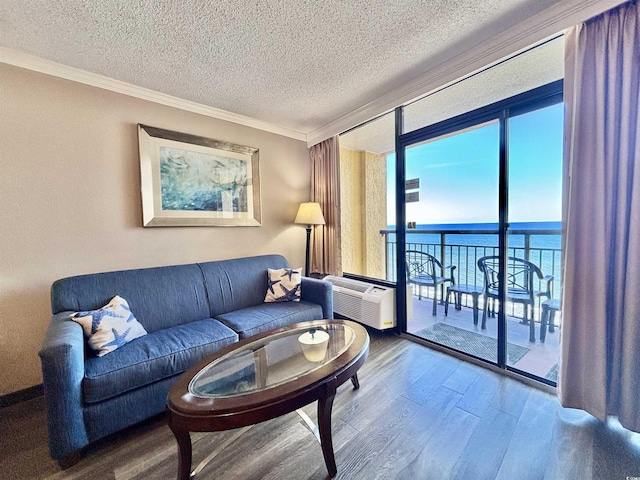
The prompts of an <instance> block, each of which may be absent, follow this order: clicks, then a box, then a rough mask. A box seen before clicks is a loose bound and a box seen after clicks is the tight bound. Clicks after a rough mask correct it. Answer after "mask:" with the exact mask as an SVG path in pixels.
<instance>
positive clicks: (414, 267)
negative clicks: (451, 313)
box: [406, 250, 456, 315]
mask: <svg viewBox="0 0 640 480" xmlns="http://www.w3.org/2000/svg"><path fill="white" fill-rule="evenodd" d="M406 258H407V282H408V284H409V285H416V286H417V287H418V299H419V300H422V287H432V288H433V314H434V315H436V314H437V305H436V304H437V302H438V285H439V286H440V300H441V301H442V300H444V284H445V283H449V282H450V283H451V284H452V285H455V283H456V281H455V279H454V278H453V271H454V270H455V268H456V267H455V266H452V265H449V266H446V267H443V266H442V264H441V263H440V261H438V259H437V258H436V257H434V256H433V255H430V254H428V253H425V252H421V251H419V250H407V257H406ZM445 270H449V275H448V276H445Z"/></svg>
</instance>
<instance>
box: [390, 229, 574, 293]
mask: <svg viewBox="0 0 640 480" xmlns="http://www.w3.org/2000/svg"><path fill="white" fill-rule="evenodd" d="M497 228H498V226H497V224H488V223H480V224H478V223H476V224H440V225H418V226H417V228H415V229H410V230H407V250H420V251H424V252H427V253H430V254H431V255H434V256H435V257H436V258H438V259H440V258H441V250H442V248H441V241H442V239H443V237H444V264H445V265H455V266H456V269H455V271H454V275H455V277H456V282H457V283H466V284H471V285H479V286H480V285H482V284H483V277H482V274H481V272H480V271H479V269H478V267H477V260H478V259H479V258H481V257H483V256H485V255H497V254H498V235H497V234H492V233H484V232H486V231H497ZM561 228H562V223H561V222H520V223H515V222H514V223H512V224H511V226H510V229H509V231H512V232H514V233H512V234H510V235H509V238H508V247H509V256H514V257H518V258H528V259H529V261H531V262H532V263H534V264H536V265H537V266H538V267H539V268H540V270H541V271H542V273H543V275H553V277H554V281H553V284H552V294H553V295H552V296H553V297H554V298H559V295H560V272H561V269H560V267H561V260H562V259H561V251H560V249H561V242H562V236H561V235H560V234H559V233H558V232H559V231H560V229H561ZM393 229H394V227H393V226H391V227H390V228H389V230H393ZM425 231H428V232H429V233H426V232H425ZM433 231H437V233H431V232H433ZM456 231H457V232H459V231H465V232H469V233H449V232H456ZM480 231H481V232H483V233H474V232H480ZM523 231H526V233H525V232H523ZM527 241H528V249H527V248H525V244H526V242H527ZM387 242H388V243H387V258H388V265H387V272H389V273H390V276H394V275H395V268H394V265H395V249H396V244H395V233H388V234H387ZM390 279H391V280H394V278H390Z"/></svg>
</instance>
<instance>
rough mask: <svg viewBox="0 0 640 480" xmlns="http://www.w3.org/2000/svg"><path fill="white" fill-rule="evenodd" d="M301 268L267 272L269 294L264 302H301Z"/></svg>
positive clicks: (269, 270)
mask: <svg viewBox="0 0 640 480" xmlns="http://www.w3.org/2000/svg"><path fill="white" fill-rule="evenodd" d="M301 281H302V269H301V268H279V269H277V270H273V269H271V268H269V269H268V270H267V282H268V283H267V294H266V295H265V297H264V301H265V302H267V303H271V302H299V301H300V282H301Z"/></svg>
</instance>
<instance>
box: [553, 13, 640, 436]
mask: <svg viewBox="0 0 640 480" xmlns="http://www.w3.org/2000/svg"><path fill="white" fill-rule="evenodd" d="M565 42H566V43H565V82H564V89H565V146H564V157H565V158H564V160H565V163H564V169H565V171H564V182H565V185H564V187H565V188H564V227H565V235H564V247H563V257H564V259H565V263H564V294H563V302H562V307H563V330H562V360H561V365H560V377H559V385H558V386H559V396H560V400H561V403H562V405H564V406H565V407H573V408H580V409H583V410H586V411H587V412H589V413H590V414H592V415H594V416H596V417H598V418H599V419H601V420H603V421H606V418H607V416H609V415H613V416H617V417H618V419H619V421H620V423H621V424H622V425H623V426H624V427H625V428H627V429H630V430H634V431H636V432H640V375H639V374H638V372H640V121H639V116H638V111H639V110H640V105H639V103H638V97H639V96H640V9H639V8H638V5H637V4H636V3H635V2H632V3H628V4H625V5H622V6H620V7H617V8H614V9H612V10H610V11H609V12H606V13H604V14H602V15H600V16H598V17H596V18H595V19H592V20H591V21H589V22H586V23H584V24H581V25H578V26H576V27H574V28H572V29H570V30H569V31H567V32H566V35H565Z"/></svg>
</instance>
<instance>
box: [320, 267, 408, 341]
mask: <svg viewBox="0 0 640 480" xmlns="http://www.w3.org/2000/svg"><path fill="white" fill-rule="evenodd" d="M324 280H326V281H328V282H331V284H332V285H333V311H334V312H335V313H337V314H339V315H342V316H343V317H346V318H349V319H351V320H355V321H357V322H360V323H364V324H365V325H369V326H370V327H373V328H376V329H378V330H384V329H386V328H393V327H395V325H396V306H395V305H396V301H395V300H396V291H395V289H394V288H389V287H383V286H380V285H375V284H372V283H367V282H362V281H360V280H352V279H350V278H343V277H336V276H334V275H328V276H326V277H324Z"/></svg>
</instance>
